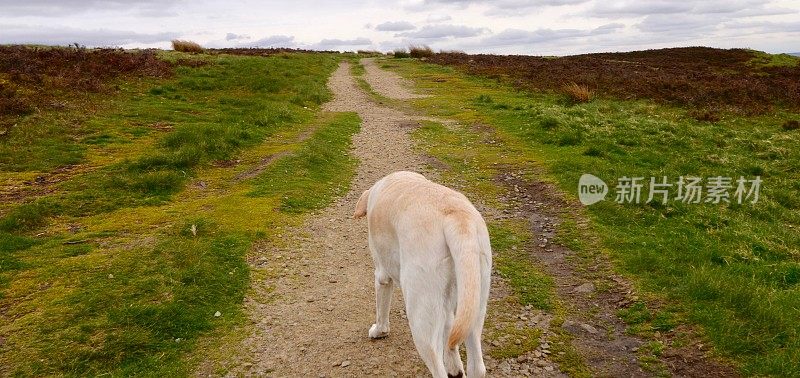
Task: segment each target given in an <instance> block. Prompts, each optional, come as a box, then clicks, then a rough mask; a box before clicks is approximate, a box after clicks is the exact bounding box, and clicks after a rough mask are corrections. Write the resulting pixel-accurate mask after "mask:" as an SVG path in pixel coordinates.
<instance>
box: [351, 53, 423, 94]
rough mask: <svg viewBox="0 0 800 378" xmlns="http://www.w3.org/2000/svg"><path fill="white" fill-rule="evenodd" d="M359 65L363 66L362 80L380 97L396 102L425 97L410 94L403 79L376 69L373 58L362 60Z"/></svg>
mask: <svg viewBox="0 0 800 378" xmlns="http://www.w3.org/2000/svg"><path fill="white" fill-rule="evenodd" d="M361 65H362V66H364V71H365V74H364V79H365V80H366V81H367V83H369V85H370V87H372V89H374V90H375V92H378V93H380V94H381V95H382V96H385V97H388V98H393V99H396V100H408V99H412V98H420V97H425V95H421V94H417V93H414V92H412V91H411V90H410V89H409V88H410V85H409V83H406V82H405V79H403V78H402V77H400V76H399V75H397V74H395V73H394V72H391V71H387V70H384V69H381V68H380V67H378V65H377V64H376V63H375V59H374V58H367V59H362V60H361Z"/></svg>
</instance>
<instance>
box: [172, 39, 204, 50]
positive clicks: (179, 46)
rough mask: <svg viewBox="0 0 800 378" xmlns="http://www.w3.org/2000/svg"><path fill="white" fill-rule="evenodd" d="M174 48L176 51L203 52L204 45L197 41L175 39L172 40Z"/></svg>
mask: <svg viewBox="0 0 800 378" xmlns="http://www.w3.org/2000/svg"><path fill="white" fill-rule="evenodd" d="M172 49H173V50H175V51H181V52H187V53H201V52H203V46H200V45H199V44H198V43H197V42H192V41H184V40H180V39H173V40H172Z"/></svg>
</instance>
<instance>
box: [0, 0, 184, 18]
mask: <svg viewBox="0 0 800 378" xmlns="http://www.w3.org/2000/svg"><path fill="white" fill-rule="evenodd" d="M181 2H182V0H131V1H127V0H25V1H20V0H0V9H2V10H3V15H4V16H34V17H57V16H64V15H69V14H76V13H83V12H86V11H125V12H130V13H136V14H139V15H142V16H147V17H166V16H174V15H176V14H177V13H176V12H175V11H174V6H175V5H177V4H178V3H181Z"/></svg>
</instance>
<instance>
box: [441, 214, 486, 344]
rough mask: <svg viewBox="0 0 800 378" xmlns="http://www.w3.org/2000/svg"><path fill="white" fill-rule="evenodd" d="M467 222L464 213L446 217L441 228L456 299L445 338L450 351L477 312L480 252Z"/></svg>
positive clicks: (478, 310) (478, 305) (459, 341)
mask: <svg viewBox="0 0 800 378" xmlns="http://www.w3.org/2000/svg"><path fill="white" fill-rule="evenodd" d="M467 219H468V215H467V214H466V213H460V212H457V213H455V214H450V215H449V216H448V221H447V222H446V223H445V228H444V234H445V240H446V241H447V247H448V248H449V249H450V256H452V258H453V265H454V266H455V276H456V291H457V298H458V299H457V304H456V316H455V320H454V321H453V328H452V329H451V330H450V336H449V337H448V339H447V348H448V349H451V350H452V349H455V347H456V346H458V345H459V344H461V343H462V342H464V340H465V339H466V338H467V334H468V332H469V331H470V330H471V329H472V327H473V325H474V324H475V322H476V321H477V317H478V313H479V312H480V298H481V290H480V288H481V266H480V264H481V261H480V255H481V251H480V247H479V245H478V238H477V235H476V230H475V229H474V226H473V225H472V224H471V222H468V221H467Z"/></svg>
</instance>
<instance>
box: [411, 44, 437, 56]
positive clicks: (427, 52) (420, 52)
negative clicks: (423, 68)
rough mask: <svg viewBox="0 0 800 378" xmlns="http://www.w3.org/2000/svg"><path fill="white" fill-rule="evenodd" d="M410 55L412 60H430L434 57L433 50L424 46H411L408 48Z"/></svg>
mask: <svg viewBox="0 0 800 378" xmlns="http://www.w3.org/2000/svg"><path fill="white" fill-rule="evenodd" d="M408 50H409V55H411V57H412V58H417V59H420V58H430V57H432V56H433V50H431V48H430V47H429V46H426V45H422V46H414V45H411V46H409V47H408Z"/></svg>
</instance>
